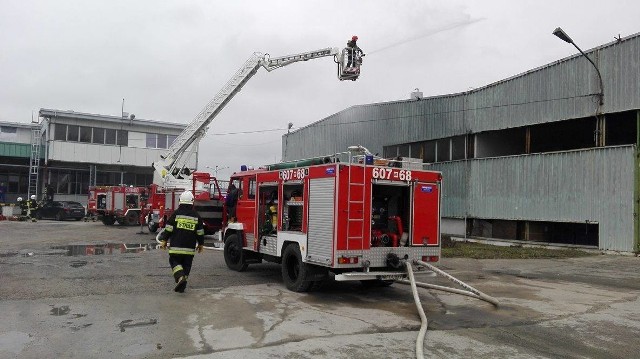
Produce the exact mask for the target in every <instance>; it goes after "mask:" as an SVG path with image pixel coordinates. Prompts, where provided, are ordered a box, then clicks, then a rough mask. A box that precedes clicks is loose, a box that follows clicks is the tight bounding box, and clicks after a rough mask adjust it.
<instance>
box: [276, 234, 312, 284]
mask: <svg viewBox="0 0 640 359" xmlns="http://www.w3.org/2000/svg"><path fill="white" fill-rule="evenodd" d="M308 269H309V268H308V267H307V264H306V263H303V262H302V254H301V253H300V247H298V245H297V244H296V243H291V244H289V245H288V246H286V247H285V249H284V251H283V253H282V279H283V281H284V285H285V286H286V287H287V289H289V290H292V291H294V292H308V291H309V289H310V288H311V285H312V284H313V281H309V280H307V275H308V272H309V270H308Z"/></svg>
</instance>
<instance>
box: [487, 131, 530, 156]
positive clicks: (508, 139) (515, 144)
mask: <svg viewBox="0 0 640 359" xmlns="http://www.w3.org/2000/svg"><path fill="white" fill-rule="evenodd" d="M525 139H526V129H525V128H524V127H521V128H512V129H507V130H500V131H491V132H482V133H478V134H476V136H475V155H476V156H475V158H484V157H498V156H512V155H519V154H523V153H524V152H525Z"/></svg>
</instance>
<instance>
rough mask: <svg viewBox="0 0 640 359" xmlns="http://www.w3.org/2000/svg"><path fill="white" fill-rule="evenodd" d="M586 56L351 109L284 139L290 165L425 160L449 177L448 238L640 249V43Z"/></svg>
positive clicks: (630, 40) (636, 39) (636, 38)
mask: <svg viewBox="0 0 640 359" xmlns="http://www.w3.org/2000/svg"><path fill="white" fill-rule="evenodd" d="M568 46H569V45H568ZM586 56H588V57H589V59H591V60H592V61H593V63H591V62H590V61H588V59H587V58H586V57H585V56H583V55H581V54H579V53H578V54H577V55H575V56H570V57H568V58H564V59H560V60H558V61H555V62H553V63H550V64H547V65H545V66H542V67H539V68H536V69H532V70H529V71H526V72H524V73H522V74H519V75H516V76H513V77H511V78H507V79H504V80H501V81H498V82H495V83H492V84H490V85H487V86H484V87H481V88H477V89H473V90H470V91H465V92H462V93H456V94H450V95H443V96H434V97H423V96H422V94H421V93H420V92H419V91H418V90H416V91H415V92H414V93H412V95H411V98H410V99H408V100H404V101H393V102H386V103H374V104H364V105H357V106H353V107H350V108H348V109H345V110H343V111H341V112H338V113H336V114H333V115H331V116H329V117H327V118H324V119H322V120H320V121H318V122H315V123H313V124H310V125H308V126H306V127H303V128H300V129H298V130H296V131H293V132H291V133H290V134H288V135H285V136H283V140H282V154H283V160H285V161H288V160H295V159H301V158H310V157H315V156H321V155H327V154H332V153H337V152H343V151H345V149H346V148H347V147H348V146H350V145H355V144H360V145H363V146H365V147H367V148H368V149H369V150H370V151H371V152H372V153H374V154H375V153H378V154H379V155H381V156H384V157H386V158H391V157H411V158H420V159H422V161H423V162H424V163H427V164H430V166H429V168H431V169H434V170H438V171H442V174H443V178H444V179H443V192H442V193H443V207H442V216H443V222H442V233H449V234H455V235H466V236H477V237H488V238H501V239H508V240H514V241H523V242H526V241H529V242H545V243H557V244H573V245H584V246H590V247H593V248H600V249H603V250H612V251H623V252H638V251H639V250H640V245H639V239H638V238H639V222H638V221H639V216H638V205H639V203H640V202H639V200H640V198H639V193H638V188H639V186H640V181H639V165H640V163H639V160H638V158H639V153H638V138H639V137H640V133H639V132H638V129H639V127H640V126H639V125H638V124H639V123H640V35H639V34H636V35H632V36H629V37H626V38H620V39H618V40H617V41H614V42H612V43H608V44H605V45H602V46H599V47H597V48H594V49H591V50H589V51H586ZM600 75H601V76H600Z"/></svg>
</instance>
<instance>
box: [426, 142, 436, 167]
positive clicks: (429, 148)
mask: <svg viewBox="0 0 640 359" xmlns="http://www.w3.org/2000/svg"><path fill="white" fill-rule="evenodd" d="M423 161H424V162H425V163H433V162H435V161H436V141H427V142H425V143H424V158H423Z"/></svg>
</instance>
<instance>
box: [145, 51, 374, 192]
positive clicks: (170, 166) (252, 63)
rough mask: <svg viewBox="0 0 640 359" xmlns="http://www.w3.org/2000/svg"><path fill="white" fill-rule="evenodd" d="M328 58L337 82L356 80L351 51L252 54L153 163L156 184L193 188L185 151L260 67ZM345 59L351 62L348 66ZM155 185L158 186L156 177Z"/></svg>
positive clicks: (356, 55) (357, 56) (357, 55)
mask: <svg viewBox="0 0 640 359" xmlns="http://www.w3.org/2000/svg"><path fill="white" fill-rule="evenodd" d="M328 56H333V57H334V62H335V63H336V64H337V65H338V79H339V80H340V81H343V80H352V81H355V80H356V79H358V77H359V75H360V65H361V64H362V56H364V54H362V52H361V51H356V50H355V49H353V48H349V47H347V48H344V49H338V48H324V49H319V50H315V51H308V52H303V53H299V54H295V55H287V56H281V57H275V58H271V57H270V56H269V55H268V54H263V53H259V52H256V53H254V54H253V55H252V56H251V57H250V58H249V59H248V60H247V61H246V62H245V63H244V65H242V67H240V69H239V70H238V71H237V72H236V73H235V74H234V75H233V77H232V78H231V79H230V80H229V81H228V82H227V83H226V84H225V85H224V87H223V88H222V90H220V91H219V92H218V93H217V94H216V96H215V97H214V98H213V99H212V100H211V101H210V102H209V103H208V104H207V105H206V106H205V108H204V109H203V110H202V111H201V112H200V113H199V114H198V115H197V116H196V118H195V119H194V120H193V121H191V123H189V125H188V126H187V127H186V128H185V129H184V130H183V131H182V132H181V133H180V135H178V137H177V138H176V139H175V140H174V141H173V143H172V144H171V146H170V147H169V149H168V150H167V152H166V153H165V154H164V155H162V156H161V158H160V160H159V161H156V162H154V164H153V167H154V168H155V170H156V172H157V174H158V175H159V176H160V182H161V183H156V184H157V185H159V186H163V187H165V188H184V189H189V188H191V187H192V183H193V182H192V173H191V169H189V168H188V163H189V160H190V156H191V155H192V154H193V152H194V151H188V150H189V148H194V149H195V148H197V146H198V143H199V141H200V140H201V139H202V138H203V137H204V135H205V134H206V132H207V129H208V126H209V125H210V124H211V122H212V121H213V120H214V119H215V117H216V116H217V115H218V114H219V113H220V111H222V109H223V108H224V107H225V106H226V105H227V104H228V103H229V101H231V99H232V98H233V97H234V96H235V95H236V94H237V93H238V92H240V90H241V89H242V87H243V86H244V85H245V84H246V83H247V82H248V81H249V80H250V79H251V77H253V75H255V74H256V72H258V70H259V69H260V68H261V67H262V68H264V69H265V70H267V71H269V72H271V71H273V70H275V69H279V68H281V67H284V66H287V65H290V64H292V63H295V62H300V61H308V60H314V59H319V58H322V57H328ZM347 58H350V59H352V60H353V61H349V62H347ZM348 65H351V66H348ZM156 182H158V180H157V177H156Z"/></svg>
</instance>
